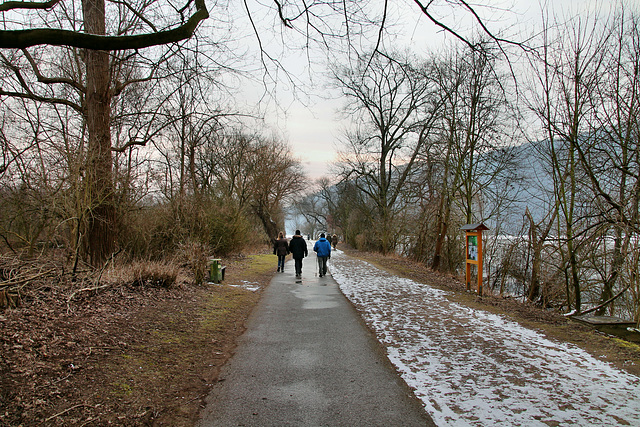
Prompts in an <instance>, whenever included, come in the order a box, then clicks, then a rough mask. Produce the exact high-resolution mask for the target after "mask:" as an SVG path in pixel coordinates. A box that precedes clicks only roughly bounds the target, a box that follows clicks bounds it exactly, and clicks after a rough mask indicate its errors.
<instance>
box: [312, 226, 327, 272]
mask: <svg viewBox="0 0 640 427" xmlns="http://www.w3.org/2000/svg"><path fill="white" fill-rule="evenodd" d="M313 251H314V252H315V253H316V254H317V255H318V271H319V273H320V277H322V276H324V275H325V274H327V260H328V259H329V258H331V243H329V241H328V240H327V239H326V238H325V237H324V233H322V234H320V239H318V241H317V242H316V244H315V245H313Z"/></svg>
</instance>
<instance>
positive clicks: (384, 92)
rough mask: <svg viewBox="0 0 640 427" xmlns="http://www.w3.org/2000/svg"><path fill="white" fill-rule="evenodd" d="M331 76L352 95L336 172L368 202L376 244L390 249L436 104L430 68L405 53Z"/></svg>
mask: <svg viewBox="0 0 640 427" xmlns="http://www.w3.org/2000/svg"><path fill="white" fill-rule="evenodd" d="M414 61H415V60H414ZM334 79H335V81H336V84H337V85H338V87H339V88H341V90H342V91H343V93H344V94H345V95H346V96H348V97H349V98H350V99H351V102H350V104H349V106H348V107H347V109H346V111H345V112H346V114H348V115H349V116H351V117H352V118H353V120H354V123H355V125H356V126H357V130H356V131H355V132H354V133H353V134H352V135H350V136H349V137H348V143H349V147H348V148H347V150H346V151H345V154H344V155H343V160H342V162H341V164H340V168H341V173H340V174H341V176H342V179H343V180H345V181H352V182H353V184H354V185H355V186H356V187H358V189H359V190H360V191H361V192H362V193H364V194H365V195H366V197H367V198H368V199H369V200H370V201H371V204H372V207H373V210H372V211H370V212H367V216H369V218H370V219H371V223H375V224H378V227H376V228H377V232H376V240H377V242H375V246H376V247H377V248H378V249H379V250H381V251H382V252H388V251H390V250H393V248H394V246H395V242H396V238H397V232H396V231H394V228H395V225H394V218H395V216H396V215H397V214H398V213H399V212H401V211H402V209H403V206H404V205H405V203H406V201H407V200H406V198H403V195H404V193H403V190H404V188H405V183H406V182H407V180H408V179H409V177H410V176H412V174H413V173H414V165H415V163H416V160H417V159H418V156H419V154H420V153H421V151H422V150H421V149H422V147H423V145H424V143H425V141H426V139H427V138H428V136H429V133H430V132H431V130H432V125H433V122H434V118H435V115H436V114H437V112H438V109H439V105H440V103H439V100H437V99H434V98H432V97H431V96H430V95H431V90H432V83H431V81H430V80H429V78H428V72H426V71H425V69H423V68H420V67H419V66H416V65H415V63H412V60H411V59H410V58H406V57H405V58H404V59H399V58H395V57H392V56H389V55H374V56H373V58H372V61H368V59H367V58H360V60H359V62H358V65H357V67H356V68H355V69H350V68H341V69H340V68H339V69H337V70H336V72H334Z"/></svg>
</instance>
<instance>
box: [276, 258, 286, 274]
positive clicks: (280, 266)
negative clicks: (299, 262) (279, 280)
mask: <svg viewBox="0 0 640 427" xmlns="http://www.w3.org/2000/svg"><path fill="white" fill-rule="evenodd" d="M286 257H287V256H286V255H278V270H282V271H284V259H285V258H286Z"/></svg>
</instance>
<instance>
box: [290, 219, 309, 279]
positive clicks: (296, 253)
mask: <svg viewBox="0 0 640 427" xmlns="http://www.w3.org/2000/svg"><path fill="white" fill-rule="evenodd" d="M289 252H291V253H292V254H293V260H294V261H295V265H296V278H299V277H301V276H302V259H303V258H304V257H306V256H307V255H309V250H308V249H307V242H306V241H305V240H304V239H303V238H302V235H301V233H300V230H296V234H295V236H293V237H292V238H291V241H290V242H289Z"/></svg>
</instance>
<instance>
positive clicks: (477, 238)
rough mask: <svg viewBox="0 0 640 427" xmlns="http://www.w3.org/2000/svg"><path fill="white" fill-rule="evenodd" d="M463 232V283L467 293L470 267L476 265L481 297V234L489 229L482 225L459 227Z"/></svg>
mask: <svg viewBox="0 0 640 427" xmlns="http://www.w3.org/2000/svg"><path fill="white" fill-rule="evenodd" d="M460 229H461V230H464V231H465V233H466V234H465V239H464V241H465V247H464V248H465V250H464V253H465V258H466V263H465V264H466V269H465V270H466V274H465V283H466V284H467V291H470V290H471V265H476V266H477V270H478V295H480V296H482V232H483V231H486V230H488V229H489V228H488V227H487V226H486V225H484V224H482V223H481V224H466V225H463V226H462V227H460Z"/></svg>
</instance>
